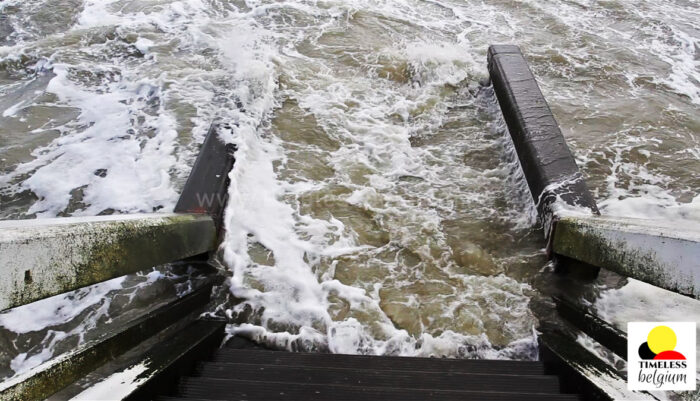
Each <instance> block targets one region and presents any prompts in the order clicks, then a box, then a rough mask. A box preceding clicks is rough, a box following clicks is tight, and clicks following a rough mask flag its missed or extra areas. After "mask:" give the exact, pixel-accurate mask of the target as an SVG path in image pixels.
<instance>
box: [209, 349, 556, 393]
mask: <svg viewBox="0 0 700 401" xmlns="http://www.w3.org/2000/svg"><path fill="white" fill-rule="evenodd" d="M377 358H380V357H377ZM197 373H198V375H199V376H201V377H206V378H212V379H228V378H234V379H237V380H248V381H268V382H271V381H274V382H284V383H299V384H304V383H307V384H333V385H347V386H364V387H395V388H420V389H430V390H458V391H461V390H470V391H500V392H515V393H559V392H560V386H559V378H558V377H556V376H545V375H509V374H478V373H477V374H474V373H452V372H436V371H415V370H376V369H365V368H361V369H350V368H335V367H333V368H330V367H315V366H288V365H262V364H246V363H203V364H200V366H199V367H198V369H197Z"/></svg>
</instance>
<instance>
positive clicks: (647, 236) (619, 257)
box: [553, 217, 700, 298]
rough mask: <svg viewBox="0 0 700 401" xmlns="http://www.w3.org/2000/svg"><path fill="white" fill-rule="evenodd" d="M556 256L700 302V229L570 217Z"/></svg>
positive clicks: (559, 227) (561, 226)
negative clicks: (577, 261)
mask: <svg viewBox="0 0 700 401" xmlns="http://www.w3.org/2000/svg"><path fill="white" fill-rule="evenodd" d="M553 250H554V252H555V253H557V254H560V255H564V256H566V257H569V258H572V259H576V260H579V261H582V262H585V263H587V264H589V265H592V266H596V267H600V268H605V269H608V270H611V271H614V272H615V273H618V274H621V275H623V276H627V277H632V278H634V279H637V280H640V281H644V282H646V283H649V284H652V285H655V286H657V287H661V288H664V289H667V290H670V291H674V292H678V293H681V294H685V295H689V296H692V297H694V298H700V227H697V226H692V225H690V224H686V225H683V224H679V223H677V222H669V221H662V220H643V219H628V218H614V217H595V218H594V217H566V218H562V219H560V220H559V221H558V222H557V223H556V228H555V230H554V240H553Z"/></svg>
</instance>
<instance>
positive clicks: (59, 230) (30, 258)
mask: <svg viewBox="0 0 700 401" xmlns="http://www.w3.org/2000/svg"><path fill="white" fill-rule="evenodd" d="M216 238H217V237H216V227H215V224H214V220H213V219H212V218H211V217H210V216H208V215H196V214H176V213H170V214H162V213H159V214H141V215H113V216H96V217H64V218H57V219H37V220H13V221H0V273H1V274H2V277H3V279H2V280H0V310H4V309H8V308H13V307H16V306H20V305H24V304H27V303H30V302H34V301H37V300H40V299H43V298H47V297H50V296H53V295H57V294H61V293H64V292H68V291H72V290H75V289H78V288H81V287H85V286H88V285H91V284H95V283H99V282H101V281H105V280H109V279H111V278H115V277H120V276H123V275H125V274H129V273H135V272H137V271H140V270H143V269H147V268H149V267H153V266H157V265H161V264H164V263H168V262H173V261H175V260H179V259H183V258H187V257H190V256H194V255H199V254H202V253H205V252H208V251H212V250H214V249H215V248H216V245H217V243H216Z"/></svg>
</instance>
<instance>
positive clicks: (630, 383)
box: [627, 322, 697, 391]
mask: <svg viewBox="0 0 700 401" xmlns="http://www.w3.org/2000/svg"><path fill="white" fill-rule="evenodd" d="M658 326H667V327H669V328H670V329H671V330H673V332H674V333H675V335H676V340H677V341H676V346H675V347H674V348H673V351H676V352H680V353H681V354H683V356H684V357H685V361H679V360H666V361H663V360H644V359H642V358H641V357H640V356H639V347H640V346H641V345H642V344H643V343H645V342H647V337H648V335H649V333H650V332H651V331H652V330H653V329H654V328H656V327H658ZM695 330H696V323H695V322H629V323H627V388H628V389H629V390H650V391H654V390H656V391H667V390H672V391H686V390H695V389H696V386H697V383H696V381H697V378H696V348H697V343H696V338H695ZM664 351H671V350H664ZM683 362H685V366H684V367H683V366H681V365H683Z"/></svg>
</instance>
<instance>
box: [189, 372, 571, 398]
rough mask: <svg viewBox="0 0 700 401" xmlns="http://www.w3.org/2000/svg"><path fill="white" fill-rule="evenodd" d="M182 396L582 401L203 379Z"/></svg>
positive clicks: (528, 395)
mask: <svg viewBox="0 0 700 401" xmlns="http://www.w3.org/2000/svg"><path fill="white" fill-rule="evenodd" d="M179 391H180V393H179V395H180V396H182V397H190V398H205V399H217V400H219V399H221V400H239V399H241V400H242V399H245V400H251V401H252V400H270V399H288V400H296V399H305V400H328V399H333V400H334V401H345V400H347V401H355V400H357V399H358V398H359V399H362V400H368V401H372V400H377V401H393V400H397V401H398V400H400V401H412V400H416V401H418V400H421V401H422V400H425V399H431V400H445V401H449V400H460V401H465V400H480V401H495V400H510V401H540V400H541V401H554V400H561V401H573V400H580V398H579V397H578V396H576V395H572V394H555V393H514V392H511V393H507V392H497V391H488V392H487V391H469V390H462V391H456V390H428V389H413V388H390V387H383V388H377V387H365V386H362V387H359V386H347V385H335V384H303V383H287V382H272V381H265V382H262V381H251V380H236V379H215V378H204V377H187V378H183V380H182V382H181V384H180V386H179Z"/></svg>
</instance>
